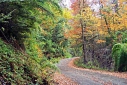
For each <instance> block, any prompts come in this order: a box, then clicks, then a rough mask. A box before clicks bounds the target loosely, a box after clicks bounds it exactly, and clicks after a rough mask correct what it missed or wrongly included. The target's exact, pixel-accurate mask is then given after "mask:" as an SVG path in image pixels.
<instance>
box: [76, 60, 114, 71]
mask: <svg viewBox="0 0 127 85" xmlns="http://www.w3.org/2000/svg"><path fill="white" fill-rule="evenodd" d="M74 64H75V65H76V66H77V67H80V68H87V69H95V70H105V71H107V69H104V68H100V67H99V66H95V65H94V64H93V63H92V62H90V61H89V62H88V63H87V64H84V62H83V59H76V60H75V61H74ZM108 71H113V69H111V70H108Z"/></svg>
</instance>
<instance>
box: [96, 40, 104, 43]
mask: <svg viewBox="0 0 127 85" xmlns="http://www.w3.org/2000/svg"><path fill="white" fill-rule="evenodd" d="M105 42H106V41H105V40H97V41H96V43H105Z"/></svg>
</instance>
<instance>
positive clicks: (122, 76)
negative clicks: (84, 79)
mask: <svg viewBox="0 0 127 85" xmlns="http://www.w3.org/2000/svg"><path fill="white" fill-rule="evenodd" d="M76 59H79V57H76V58H73V59H72V60H71V61H70V63H69V64H68V65H69V66H70V67H72V68H75V69H78V70H86V71H89V72H97V73H101V74H106V75H111V76H115V77H118V78H124V79H127V72H122V73H120V72H109V71H102V70H94V69H85V68H79V67H77V66H75V65H74V61H75V60H76Z"/></svg>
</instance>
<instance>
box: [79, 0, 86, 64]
mask: <svg viewBox="0 0 127 85" xmlns="http://www.w3.org/2000/svg"><path fill="white" fill-rule="evenodd" d="M79 5H80V15H82V11H83V10H82V9H83V8H84V6H85V0H79ZM80 24H81V28H82V47H83V58H84V63H86V62H87V61H86V56H85V52H86V51H85V40H86V39H85V36H84V30H85V28H86V23H85V22H84V20H83V19H82V18H81V19H80Z"/></svg>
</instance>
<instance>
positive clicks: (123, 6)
mask: <svg viewBox="0 0 127 85" xmlns="http://www.w3.org/2000/svg"><path fill="white" fill-rule="evenodd" d="M62 3H63V2H62V0H0V84H1V85H52V84H53V83H54V81H53V79H52V76H53V74H54V73H55V72H56V70H58V68H57V67H56V66H55V65H56V63H58V62H59V60H61V59H63V58H72V57H77V56H78V57H80V59H79V60H78V61H77V62H76V64H77V65H79V66H81V67H84V68H90V69H91V68H92V69H104V70H108V71H115V72H125V71H127V30H126V29H127V1H126V0H91V1H89V0H74V1H73V2H72V4H71V7H70V8H67V7H66V6H64V5H62Z"/></svg>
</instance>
